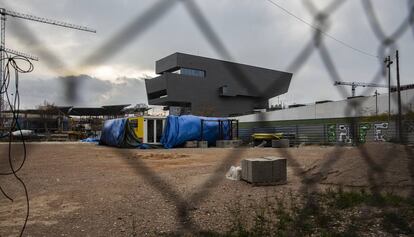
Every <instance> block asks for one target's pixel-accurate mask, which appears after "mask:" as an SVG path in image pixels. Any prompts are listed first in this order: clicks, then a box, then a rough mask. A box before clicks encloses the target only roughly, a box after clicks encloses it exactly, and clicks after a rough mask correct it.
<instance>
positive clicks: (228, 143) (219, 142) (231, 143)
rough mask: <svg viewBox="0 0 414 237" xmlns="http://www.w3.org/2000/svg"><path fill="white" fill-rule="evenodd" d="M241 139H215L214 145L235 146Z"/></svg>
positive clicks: (221, 146) (222, 146)
mask: <svg viewBox="0 0 414 237" xmlns="http://www.w3.org/2000/svg"><path fill="white" fill-rule="evenodd" d="M242 143H243V142H242V140H217V141H216V147H219V148H235V147H239V146H241V145H242Z"/></svg>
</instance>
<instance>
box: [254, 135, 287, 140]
mask: <svg viewBox="0 0 414 237" xmlns="http://www.w3.org/2000/svg"><path fill="white" fill-rule="evenodd" d="M282 137H283V133H253V134H252V138H253V140H280V139H282Z"/></svg>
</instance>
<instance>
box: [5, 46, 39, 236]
mask: <svg viewBox="0 0 414 237" xmlns="http://www.w3.org/2000/svg"><path fill="white" fill-rule="evenodd" d="M4 55H5V57H3V58H1V59H0V60H1V61H5V64H4V68H3V78H1V87H0V94H1V95H4V96H5V98H6V102H7V106H8V107H9V110H10V112H11V114H12V122H11V124H10V128H9V132H8V137H9V139H8V161H9V167H10V172H1V173H0V175H2V176H8V175H13V177H14V178H15V179H16V180H17V181H18V182H19V183H20V184H21V185H22V187H23V189H24V193H25V200H26V216H25V219H24V223H23V226H22V228H21V230H20V234H19V236H23V233H24V231H25V228H26V225H27V221H28V219H29V213H30V202H29V194H28V191H27V187H26V184H25V183H24V181H23V180H22V179H21V178H20V177H19V175H18V172H19V171H20V170H21V169H22V167H23V165H24V163H25V162H26V158H27V152H26V143H25V137H24V134H23V132H22V130H21V127H20V123H19V111H20V92H19V73H29V72H32V71H33V69H34V66H33V64H32V62H31V61H30V60H29V58H27V57H23V56H10V55H9V54H8V53H7V52H4ZM19 61H20V62H26V63H27V64H28V67H27V68H22V67H21V66H20V65H19V64H18V62H19ZM13 74H14V99H12V100H11V99H10V96H9V89H10V82H11V78H12V75H13ZM15 131H18V135H19V137H20V140H21V144H22V147H23V157H22V161H21V163H20V164H19V165H17V166H16V167H15V164H14V161H13V156H12V142H13V136H14V135H13V132H15ZM15 160H16V159H15ZM0 191H1V193H2V194H3V195H4V196H5V197H6V198H7V199H9V200H10V201H11V202H13V201H14V199H13V198H12V197H11V196H10V195H8V194H7V193H6V191H5V190H4V189H3V188H2V187H1V184H0Z"/></svg>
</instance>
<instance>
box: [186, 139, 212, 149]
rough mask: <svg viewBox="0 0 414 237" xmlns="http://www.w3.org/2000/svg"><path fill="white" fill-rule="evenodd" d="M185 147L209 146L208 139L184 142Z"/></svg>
mask: <svg viewBox="0 0 414 237" xmlns="http://www.w3.org/2000/svg"><path fill="white" fill-rule="evenodd" d="M184 147H185V148H208V142H207V141H187V142H185V144H184Z"/></svg>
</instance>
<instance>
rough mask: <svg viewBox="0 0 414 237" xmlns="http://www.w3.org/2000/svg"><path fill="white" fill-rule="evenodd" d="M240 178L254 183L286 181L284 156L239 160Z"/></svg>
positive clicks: (274, 183) (268, 183)
mask: <svg viewBox="0 0 414 237" xmlns="http://www.w3.org/2000/svg"><path fill="white" fill-rule="evenodd" d="M241 168H242V177H241V178H242V179H243V180H245V181H247V182H249V183H252V184H255V185H276V184H284V183H286V181H287V162H286V159H285V158H280V157H263V158H249V159H244V160H242V162H241Z"/></svg>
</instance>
